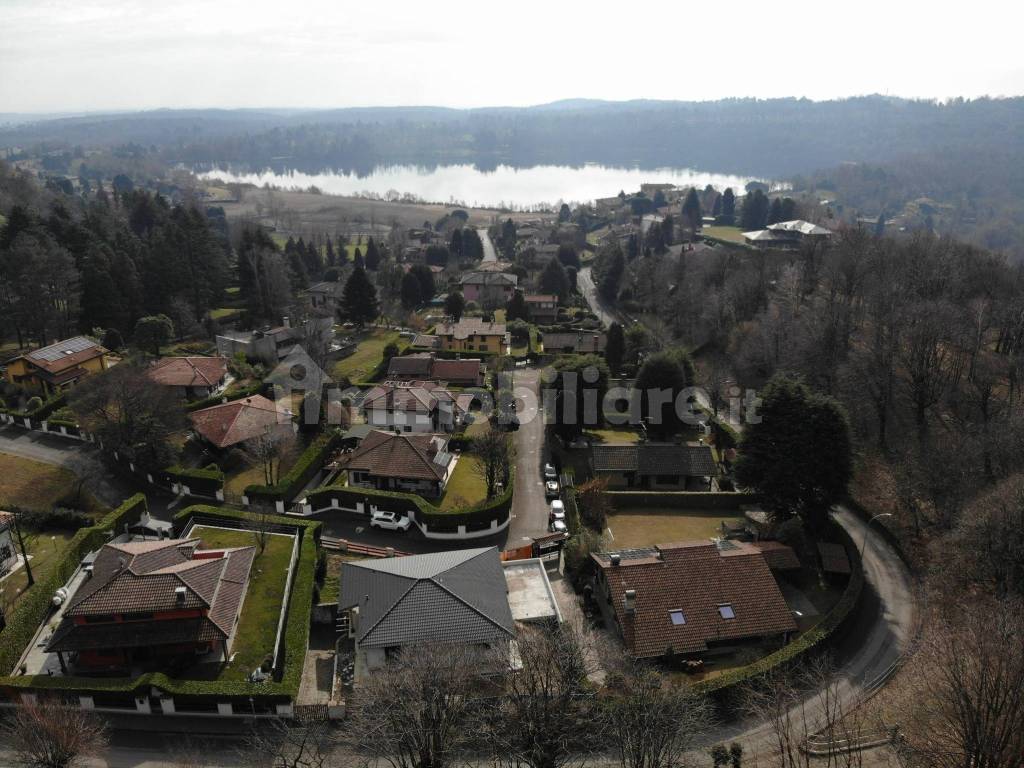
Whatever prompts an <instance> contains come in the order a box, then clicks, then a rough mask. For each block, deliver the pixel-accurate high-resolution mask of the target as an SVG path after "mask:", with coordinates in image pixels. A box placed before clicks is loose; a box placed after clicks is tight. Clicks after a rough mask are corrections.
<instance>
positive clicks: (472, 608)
mask: <svg viewBox="0 0 1024 768" xmlns="http://www.w3.org/2000/svg"><path fill="white" fill-rule="evenodd" d="M488 551H489V549H482V550H480V551H479V552H477V553H476V554H475V555H473V556H472V557H470V558H467V559H465V560H463V561H462V562H461V563H458V565H453V566H452V567H451V568H448V569H447V570H445V571H443V572H442V573H449V572H451V571H452V570H453V569H455V568H457V567H458V566H462V565H465V564H466V563H469V562H472V561H473V560H476V559H477V558H478V557H482V556H483V555H484V554H486V553H487V552H488ZM437 578H438V577H437V576H431V577H430V578H428V579H423V581H431V582H433V583H434V584H436V585H437V586H438V587H439V588H441V589H443V590H444V591H445V592H447V593H448V594H449V595H451V596H452V597H454V598H455V599H456V600H458V601H459V602H460V603H462V604H463V605H464V606H466V607H467V608H469V609H470V610H471V611H473V612H474V613H476V614H477V615H479V616H482V617H483V618H484V619H486V620H487V621H489V622H490V623H491V624H493V625H494V626H496V627H497V628H498V629H500V630H501V631H502V632H505V633H506V634H508V635H512V633H511V632H509V631H508V630H507V629H506V628H505V627H503V626H501V624H499V623H498V622H497V621H495V620H494V617H493V616H489V615H488V614H486V613H484V612H483V611H481V610H480V609H479V608H477V607H476V606H475V605H473V604H472V603H470V602H468V601H467V600H466V599H465V598H463V597H462V596H461V595H459V594H457V593H456V592H453V591H452V590H450V589H449V588H448V587H446V586H445V585H444V584H442V583H441V582H439V581H438V580H437ZM507 594H508V592H507V589H506V596H507ZM506 599H507V597H506Z"/></svg>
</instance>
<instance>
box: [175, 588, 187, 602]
mask: <svg viewBox="0 0 1024 768" xmlns="http://www.w3.org/2000/svg"><path fill="white" fill-rule="evenodd" d="M185 594H186V590H185V588H184V587H175V588H174V602H176V603H177V604H178V605H184V604H185Z"/></svg>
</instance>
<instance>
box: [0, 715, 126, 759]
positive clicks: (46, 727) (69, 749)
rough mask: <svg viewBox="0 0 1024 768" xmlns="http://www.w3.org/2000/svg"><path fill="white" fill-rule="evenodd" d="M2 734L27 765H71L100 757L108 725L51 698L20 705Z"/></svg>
mask: <svg viewBox="0 0 1024 768" xmlns="http://www.w3.org/2000/svg"><path fill="white" fill-rule="evenodd" d="M0 735H2V736H3V742H4V745H5V746H6V747H7V748H9V749H10V750H11V752H12V753H13V754H14V758H15V759H16V760H17V762H18V764H19V765H22V766H25V767H26V768H69V766H73V765H77V764H79V763H80V761H81V760H82V759H83V758H90V757H99V756H100V755H101V754H102V752H103V750H104V749H105V748H106V746H107V730H106V726H105V725H104V724H103V721H102V720H100V718H99V717H98V716H96V715H95V714H94V713H92V712H88V711H86V710H83V709H79V708H78V707H67V706H64V705H62V704H60V703H59V702H57V701H55V700H52V699H42V700H40V701H38V702H36V703H30V704H23V705H21V706H19V707H18V708H17V709H16V710H15V711H14V713H13V714H12V715H10V717H9V718H8V719H7V720H6V721H5V722H4V723H3V725H2V727H0Z"/></svg>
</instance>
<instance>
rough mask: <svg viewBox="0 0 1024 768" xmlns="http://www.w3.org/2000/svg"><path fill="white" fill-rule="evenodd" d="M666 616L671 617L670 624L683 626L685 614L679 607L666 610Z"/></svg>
mask: <svg viewBox="0 0 1024 768" xmlns="http://www.w3.org/2000/svg"><path fill="white" fill-rule="evenodd" d="M668 616H669V618H670V619H672V624H673V625H674V626H677V627H681V626H683V625H684V624H685V623H686V616H685V615H684V614H683V612H682V610H681V609H679V608H675V609H673V610H671V611H669V612H668Z"/></svg>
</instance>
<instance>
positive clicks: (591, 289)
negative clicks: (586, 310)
mask: <svg viewBox="0 0 1024 768" xmlns="http://www.w3.org/2000/svg"><path fill="white" fill-rule="evenodd" d="M576 286H577V288H578V289H579V291H580V293H582V294H583V298H585V299H586V300H587V304H589V305H590V310H591V312H593V313H594V314H595V315H597V317H598V319H599V320H600V321H601V322H602V323H603V324H604V325H605V327H607V326H609V325H611V324H612V323H614V322H617V321H619V317H618V313H617V312H616V311H615V310H613V309H612V308H611V307H609V306H608V305H607V304H605V303H604V302H603V301H602V300H601V297H600V296H599V295H598V293H597V285H595V284H594V276H593V273H592V272H591V268H590V267H583V269H581V270H580V271H579V273H578V274H577V275H576Z"/></svg>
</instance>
